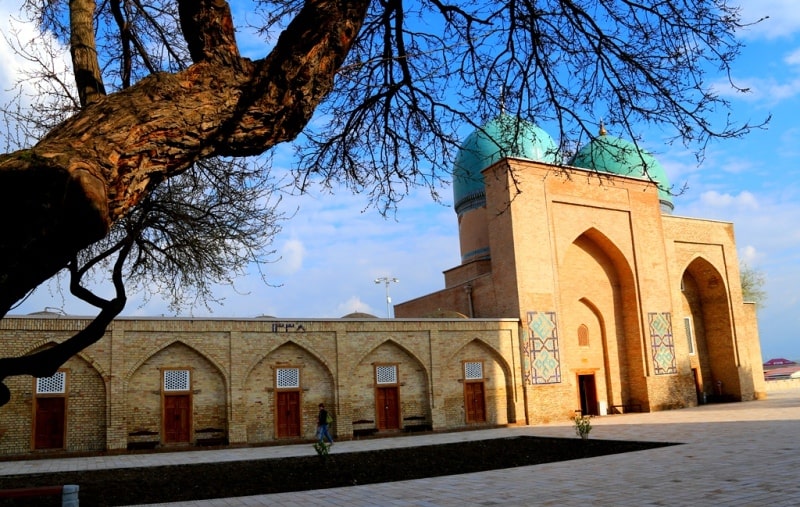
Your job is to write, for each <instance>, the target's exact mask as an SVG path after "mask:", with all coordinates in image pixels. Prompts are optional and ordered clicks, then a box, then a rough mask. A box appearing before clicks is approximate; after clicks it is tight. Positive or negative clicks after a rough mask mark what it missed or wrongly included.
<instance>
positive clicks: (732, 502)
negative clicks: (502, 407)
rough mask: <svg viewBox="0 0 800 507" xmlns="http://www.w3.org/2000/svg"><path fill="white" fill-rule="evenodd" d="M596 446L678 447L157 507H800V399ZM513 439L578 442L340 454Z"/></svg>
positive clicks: (87, 465) (435, 438)
mask: <svg viewBox="0 0 800 507" xmlns="http://www.w3.org/2000/svg"><path fill="white" fill-rule="evenodd" d="M592 426H593V429H592V432H591V438H595V439H621V440H648V441H664V442H680V443H681V445H675V446H669V447H662V448H657V449H650V450H647V451H639V452H634V453H627V454H617V455H611V456H602V457H598V458H591V459H584V460H576V461H566V462H560V463H550V464H544V465H535V466H528V467H519V468H512V469H505V470H494V471H490V472H480V473H473V474H463V475H452V476H446V477H436V478H431V479H420V480H414V481H401V482H393V483H382V484H372V485H366V486H354V487H346V488H334V489H326V490H316V491H307V492H299V493H280V494H274V495H259V496H250V497H232V498H222V499H215V500H203V501H195V502H183V503H168V504H152V505H165V506H166V505H169V506H176V505H187V506H197V507H201V506H202V507H241V506H260V505H270V506H277V507H299V506H318V505H326V506H328V505H334V506H336V505H342V506H344V505H346V506H353V507H361V506H364V507H366V506H387V507H404V506H441V507H447V506H492V505H503V506H523V505H524V506H532V505H535V506H550V505H559V506H573V505H574V506H578V505H581V506H585V505H592V506H615V507H616V506H619V507H628V506H637V507H639V506H667V505H669V506H688V505H691V506H697V507H700V506H715V507H716V506H763V505H769V506H771V507H780V506H787V507H788V506H795V505H800V480H799V479H800V438H798V437H800V390H799V389H793V390H787V391H781V392H774V393H770V394H769V398H768V399H766V400H761V401H752V402H746V403H731V404H717V405H704V406H701V407H695V408H689V409H683V410H672V411H665V412H654V413H646V414H626V415H615V416H606V417H598V418H594V419H592ZM510 435H536V436H553V437H569V438H577V437H576V436H575V434H574V431H573V428H572V425H571V424H567V423H564V424H553V425H545V426H531V427H516V428H502V429H494V430H483V431H471V432H457V433H442V434H431V435H420V436H413V437H398V438H383V439H370V440H353V441H343V442H337V443H336V444H335V445H334V448H333V452H351V451H359V450H368V449H377V448H392V447H401V446H412V445H424V444H430V443H438V442H458V441H464V440H472V439H477V438H496V437H501V436H510ZM313 454H314V451H313V449H312V448H311V446H310V445H308V444H304V445H287V446H274V447H260V448H246V449H225V450H213V451H197V452H176V453H156V454H138V455H124V456H106V457H89V458H69V459H53V460H30V461H8V462H0V474H18V473H40V472H55V471H62V470H88V469H97V468H114V467H116V468H119V467H131V466H150V465H164V464H177V463H183V462H188V461H191V462H193V463H199V462H207V461H210V462H219V461H232V460H242V459H258V458H268V457H284V456H296V455H313Z"/></svg>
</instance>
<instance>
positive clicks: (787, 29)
mask: <svg viewBox="0 0 800 507" xmlns="http://www.w3.org/2000/svg"><path fill="white" fill-rule="evenodd" d="M740 7H741V14H742V21H743V22H745V23H754V22H756V21H758V20H759V19H761V18H764V17H767V16H768V18H767V19H764V20H763V21H761V22H760V23H756V24H755V25H753V26H750V27H748V28H746V29H744V30H743V31H742V32H741V33H740V36H741V37H743V38H746V39H776V38H779V37H787V36H790V35H793V34H796V33H798V32H800V9H798V8H797V0H741V2H740Z"/></svg>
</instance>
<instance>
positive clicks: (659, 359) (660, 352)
mask: <svg viewBox="0 0 800 507" xmlns="http://www.w3.org/2000/svg"><path fill="white" fill-rule="evenodd" d="M647 320H648V323H649V325H650V348H651V351H652V354H653V371H654V372H655V374H656V375H669V374H674V373H678V367H677V364H676V361H675V342H674V341H673V339H672V316H671V315H670V313H669V312H662V313H657V312H650V313H648V314H647Z"/></svg>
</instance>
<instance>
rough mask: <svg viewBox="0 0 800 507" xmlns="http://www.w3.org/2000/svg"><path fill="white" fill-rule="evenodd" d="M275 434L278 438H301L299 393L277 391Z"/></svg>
mask: <svg viewBox="0 0 800 507" xmlns="http://www.w3.org/2000/svg"><path fill="white" fill-rule="evenodd" d="M275 433H276V436H277V437H278V438H289V437H299V436H301V420H300V391H277V392H276V396H275Z"/></svg>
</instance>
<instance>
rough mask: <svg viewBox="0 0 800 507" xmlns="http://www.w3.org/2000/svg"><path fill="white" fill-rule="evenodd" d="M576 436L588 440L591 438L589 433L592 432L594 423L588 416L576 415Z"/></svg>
mask: <svg viewBox="0 0 800 507" xmlns="http://www.w3.org/2000/svg"><path fill="white" fill-rule="evenodd" d="M573 420H574V421H575V434H576V435H578V436H579V437H581V438H582V439H584V440H586V439H587V438H589V432H590V431H592V421H591V420H590V419H589V416H588V415H576V416H575V419H573Z"/></svg>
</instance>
